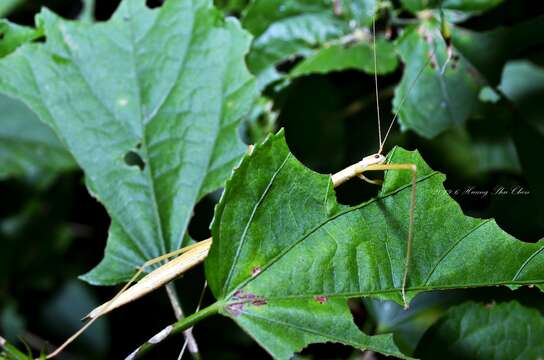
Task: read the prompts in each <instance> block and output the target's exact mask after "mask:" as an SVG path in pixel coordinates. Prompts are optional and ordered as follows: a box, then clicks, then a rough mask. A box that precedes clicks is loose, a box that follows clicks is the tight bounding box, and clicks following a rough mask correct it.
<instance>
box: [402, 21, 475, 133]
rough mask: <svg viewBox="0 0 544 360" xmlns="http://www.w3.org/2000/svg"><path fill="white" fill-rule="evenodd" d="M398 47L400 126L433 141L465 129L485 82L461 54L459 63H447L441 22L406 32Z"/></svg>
mask: <svg viewBox="0 0 544 360" xmlns="http://www.w3.org/2000/svg"><path fill="white" fill-rule="evenodd" d="M397 46H398V47H397V50H398V51H399V53H400V56H401V58H402V61H403V62H404V63H405V69H404V74H403V76H402V80H401V82H400V84H399V86H398V87H397V89H396V90H395V98H394V100H393V106H394V109H395V111H400V112H399V121H400V123H401V126H403V127H404V128H407V129H411V130H414V131H415V132H417V133H418V134H420V135H421V136H423V137H426V138H433V137H435V136H437V135H438V134H440V133H441V132H443V131H445V130H446V129H448V128H451V127H456V126H460V125H462V124H463V123H464V122H465V121H466V119H467V118H468V117H469V115H470V114H471V112H472V111H473V109H474V108H475V107H476V105H477V102H478V94H479V91H480V88H481V87H482V86H483V84H484V79H483V78H482V77H481V76H480V74H479V73H478V71H476V69H475V68H474V67H473V66H472V65H471V64H470V63H469V62H468V61H466V59H465V58H464V57H463V56H462V55H461V54H459V59H457V60H454V61H450V62H446V59H447V49H446V44H445V42H444V40H443V38H442V36H441V34H440V26H439V24H438V22H436V21H434V20H431V21H426V22H423V23H421V24H420V25H418V26H413V27H410V28H408V29H406V31H405V32H404V33H403V34H402V36H401V37H400V38H399V39H398V40H397ZM431 55H432V56H431ZM429 57H431V60H429ZM418 75H419V78H418ZM403 100H404V102H403Z"/></svg>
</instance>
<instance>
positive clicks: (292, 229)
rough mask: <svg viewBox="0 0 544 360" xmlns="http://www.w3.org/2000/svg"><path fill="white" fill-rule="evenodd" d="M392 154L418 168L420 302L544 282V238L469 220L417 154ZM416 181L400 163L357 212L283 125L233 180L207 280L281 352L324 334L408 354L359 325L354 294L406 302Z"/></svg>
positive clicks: (412, 291) (414, 268)
mask: <svg viewBox="0 0 544 360" xmlns="http://www.w3.org/2000/svg"><path fill="white" fill-rule="evenodd" d="M388 161H389V162H391V163H411V164H416V165H417V168H418V179H417V184H418V185H417V186H418V192H417V207H416V210H415V229H414V231H415V237H414V246H413V250H414V252H413V254H414V255H413V258H412V265H411V268H410V273H409V277H408V289H407V292H408V297H409V298H410V299H411V298H413V297H414V296H415V295H416V294H417V293H419V292H421V291H430V290H437V289H447V288H463V287H478V286H492V285H510V286H516V285H523V284H540V283H543V282H544V278H543V277H542V273H543V270H544V258H543V257H542V253H544V251H542V250H543V249H544V242H543V241H540V242H538V243H536V244H526V243H521V242H519V241H518V240H516V239H515V238H513V237H512V236H510V235H508V234H507V233H505V232H504V231H502V230H501V229H500V228H499V227H498V226H497V225H496V223H495V222H494V221H493V220H482V219H475V218H471V217H467V216H464V215H463V213H462V211H461V209H460V208H459V206H458V205H457V203H455V201H453V200H452V199H451V198H450V197H449V196H448V194H447V193H446V191H445V190H444V188H443V186H442V182H443V181H444V179H445V178H444V176H443V175H441V174H439V173H437V172H434V171H432V169H430V168H429V167H428V166H427V165H426V164H425V162H424V161H423V160H422V159H421V157H420V156H419V154H418V153H417V152H408V151H405V150H402V149H400V148H396V149H394V150H393V151H392V152H391V153H390V155H389V157H388ZM410 178H411V176H410V174H409V173H406V172H399V171H388V172H386V174H385V178H384V185H383V187H382V190H381V192H380V194H379V196H378V197H377V198H376V199H374V200H371V201H369V202H366V203H363V204H361V205H359V206H355V207H349V208H348V207H345V206H341V205H339V204H338V203H337V202H336V201H335V195H334V191H333V189H332V182H331V180H330V177H329V176H326V175H319V174H316V173H313V172H311V171H310V170H309V169H307V168H305V167H304V166H303V165H301V164H300V163H299V162H298V161H296V159H294V157H293V156H292V155H291V153H290V152H289V150H288V148H287V145H286V144H285V140H284V137H283V133H282V132H280V133H279V134H278V135H275V136H273V137H270V138H269V139H268V140H267V141H265V143H263V144H262V145H259V146H257V147H256V148H255V149H254V151H253V153H252V154H251V155H248V156H246V157H245V158H244V160H243V161H242V163H241V165H240V167H239V168H238V169H237V170H235V173H234V175H233V176H232V178H231V179H230V180H229V181H228V182H227V186H226V188H225V191H224V194H223V196H222V198H221V201H220V203H219V205H218V206H217V208H216V212H215V217H214V221H213V225H212V235H213V238H214V241H213V245H212V248H211V250H210V254H209V256H208V258H207V260H206V276H207V279H208V282H209V285H210V288H211V289H212V291H213V293H214V295H215V296H216V297H217V298H218V299H219V301H220V302H221V303H222V304H223V307H222V310H221V311H222V313H223V314H224V315H226V316H229V317H231V318H232V319H234V320H235V321H236V322H237V323H238V324H239V325H240V326H242V327H243V328H244V329H245V330H246V331H247V332H248V333H249V334H250V335H251V336H253V337H254V338H255V339H256V340H257V341H258V342H259V343H260V344H261V345H262V346H263V347H264V348H265V349H266V350H267V351H269V352H270V353H271V354H272V355H273V356H274V357H277V358H288V357H289V356H290V355H291V354H292V353H293V352H295V351H299V350H301V349H302V348H303V347H304V346H306V345H308V344H310V343H313V342H324V341H334V342H341V343H344V344H348V345H352V346H356V347H360V348H368V349H372V350H375V351H379V352H382V353H385V354H389V355H392V354H394V355H395V356H403V355H402V354H401V353H400V352H399V351H398V349H397V348H396V346H395V345H394V343H393V342H392V339H391V337H390V336H378V337H368V336H366V335H364V334H362V333H361V332H359V331H358V330H357V329H356V327H355V326H354V325H353V321H352V319H351V318H350V316H349V312H348V308H347V304H346V301H345V299H347V298H350V297H359V296H373V297H379V298H383V299H390V300H394V301H397V302H399V303H400V302H401V296H400V290H401V283H402V276H403V270H404V264H405V255H406V239H407V231H408V223H409V216H408V214H409V208H410V194H411V190H410ZM496 259H501V262H500V263H497V261H496ZM333 314H335V315H333ZM335 316H336V317H335Z"/></svg>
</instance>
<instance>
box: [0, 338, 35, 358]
mask: <svg viewBox="0 0 544 360" xmlns="http://www.w3.org/2000/svg"><path fill="white" fill-rule="evenodd" d="M0 347H1V348H2V349H4V352H5V353H6V354H8V355H9V356H11V357H12V358H13V359H15V360H29V359H30V358H29V357H28V356H26V355H25V354H23V353H22V352H21V351H19V349H17V348H16V347H15V346H13V345H11V344H10V343H9V342H8V341H7V340H6V339H4V338H3V337H1V336H0Z"/></svg>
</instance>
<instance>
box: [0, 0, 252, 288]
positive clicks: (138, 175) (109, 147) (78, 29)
mask: <svg viewBox="0 0 544 360" xmlns="http://www.w3.org/2000/svg"><path fill="white" fill-rule="evenodd" d="M40 16H41V21H43V26H44V29H45V36H46V38H47V42H46V43H45V44H32V45H30V44H29V45H25V46H23V47H22V48H21V49H20V51H18V52H17V53H15V54H13V56H10V57H7V58H5V59H4V60H3V61H1V62H0V79H1V80H0V89H2V90H3V91H5V92H7V93H9V94H11V95H13V96H18V97H20V98H22V99H23V100H24V101H25V102H26V103H27V104H28V105H29V106H30V107H31V108H32V109H33V110H34V111H35V112H36V113H38V114H39V115H40V117H41V119H42V120H43V121H45V122H46V123H48V124H49V125H50V126H51V127H53V129H54V130H55V132H56V133H57V134H58V135H59V137H60V138H61V139H62V140H63V142H64V143H65V144H66V146H67V147H68V149H69V150H70V152H71V153H72V154H73V155H74V157H75V158H76V160H77V162H78V163H79V165H80V166H81V168H82V169H83V170H84V171H85V173H86V181H87V186H88V187H89V189H90V191H91V192H92V193H93V195H94V196H95V197H96V198H97V199H98V200H99V201H100V202H102V203H103V204H104V206H105V207H106V209H107V210H108V213H109V215H110V216H111V218H112V225H111V227H110V234H109V239H108V247H107V248H106V257H105V259H104V260H103V262H102V263H101V264H100V265H99V266H98V267H97V268H96V269H94V270H93V271H92V272H91V273H89V274H88V275H86V276H85V277H84V279H85V280H87V281H89V282H92V283H94V284H114V283H117V282H119V281H122V280H124V279H126V278H128V277H129V275H130V274H131V273H132V272H133V271H134V269H135V268H137V267H138V266H140V265H141V264H143V263H144V262H145V261H146V260H148V259H151V258H154V257H157V256H159V255H161V254H164V253H166V252H169V251H172V250H176V249H178V248H179V247H180V246H181V244H182V239H183V237H184V234H185V231H186V230H187V225H188V222H189V219H190V217H191V213H192V209H193V206H194V204H195V203H196V202H197V201H198V200H199V199H201V198H202V196H204V195H206V194H207V193H209V192H210V191H213V190H215V189H217V188H218V187H219V186H220V185H221V183H222V182H223V181H224V179H225V178H226V177H227V175H228V174H229V172H230V170H231V169H232V167H233V165H234V164H235V163H236V162H237V161H238V159H239V157H240V155H241V154H242V152H243V151H244V146H243V145H242V143H241V141H240V140H239V139H238V136H237V134H236V128H237V126H238V124H239V121H240V119H241V117H242V115H243V114H245V112H246V111H247V109H248V108H249V105H250V104H251V103H252V101H253V99H254V96H255V90H254V82H253V79H252V77H251V76H250V75H249V73H248V72H247V70H246V69H245V66H244V65H243V63H242V61H241V60H242V58H243V56H244V54H245V52H246V51H247V47H248V45H249V37H248V36H247V34H246V33H245V32H244V31H242V30H241V29H240V27H239V25H238V23H237V22H236V21H234V20H227V21H223V20H222V19H221V18H220V13H219V12H217V11H216V10H214V9H213V8H211V6H210V3H209V1H204V0H203V1H199V2H196V3H195V4H193V5H191V4H189V3H187V2H186V1H176V0H175V1H169V2H168V3H167V4H165V6H164V7H162V8H160V10H150V9H148V8H146V7H145V4H144V1H143V0H142V1H129V2H124V3H123V4H122V6H121V7H120V8H119V9H118V10H117V11H116V13H115V15H114V16H113V18H112V19H111V20H110V21H109V22H107V23H103V24H97V25H88V24H86V23H72V22H67V21H64V20H62V19H60V18H59V17H57V16H55V15H54V14H52V13H51V12H49V11H44V12H42V14H41V15H40ZM170 24H176V25H175V26H171V25H170ZM111 34H116V36H115V37H114V38H112V37H111ZM204 39H205V41H204ZM180 49H182V52H181V53H180ZM172 52H175V53H176V56H175V57H174V56H173V55H171V54H172ZM112 59H113V61H112ZM158 64H159V66H157V65H158ZM127 70H128V71H127ZM59 74H64V75H63V76H59ZM29 84H32V85H31V86H29ZM68 104H69V105H68ZM67 105H68V106H67ZM211 134H214V135H212V136H211V137H210V135H211ZM131 159H132V160H134V161H133V162H131V161H130V160H131ZM112 184H115V186H112Z"/></svg>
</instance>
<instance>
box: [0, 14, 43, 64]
mask: <svg viewBox="0 0 544 360" xmlns="http://www.w3.org/2000/svg"><path fill="white" fill-rule="evenodd" d="M40 36H41V31H40V30H39V29H32V28H29V27H26V26H20V25H17V24H14V23H11V22H9V21H7V20H3V19H2V20H0V58H1V57H3V56H6V55H7V54H9V53H11V52H12V51H13V50H15V49H16V48H17V47H18V46H19V45H21V44H23V43H25V42H29V41H32V40H34V39H36V38H38V37H40Z"/></svg>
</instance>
